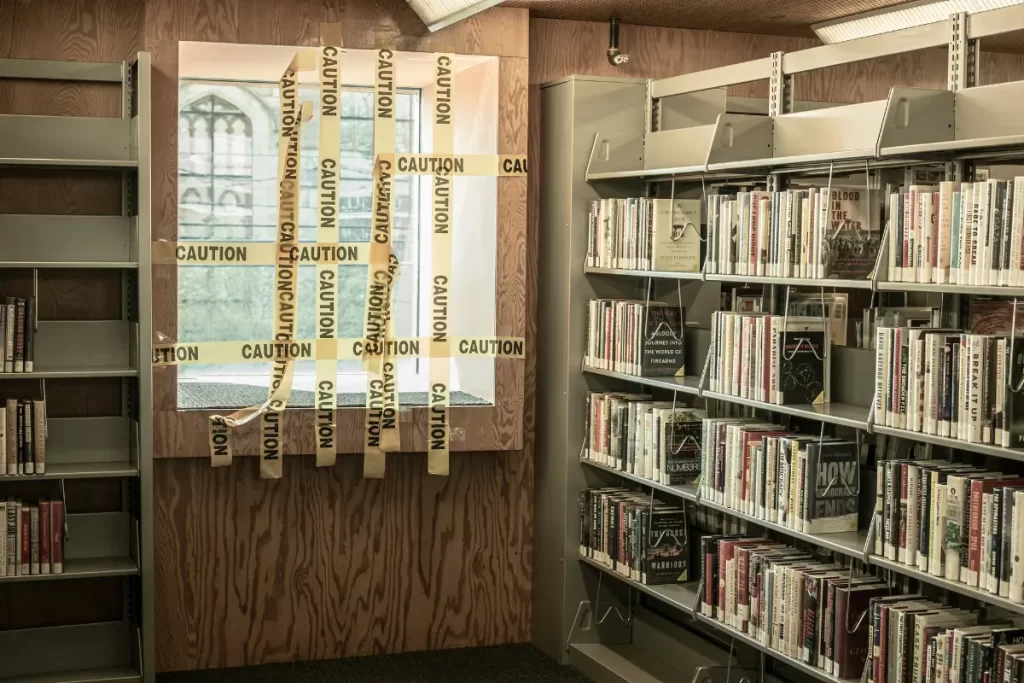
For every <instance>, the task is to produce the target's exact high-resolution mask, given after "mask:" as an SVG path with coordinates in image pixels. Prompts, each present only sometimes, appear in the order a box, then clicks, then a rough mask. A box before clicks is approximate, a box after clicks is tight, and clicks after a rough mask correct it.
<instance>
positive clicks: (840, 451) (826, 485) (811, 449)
mask: <svg viewBox="0 0 1024 683" xmlns="http://www.w3.org/2000/svg"><path fill="white" fill-rule="evenodd" d="M806 467H807V474H808V477H807V481H808V482H813V485H811V486H808V489H807V490H808V493H809V494H810V495H809V496H808V498H807V504H806V505H807V510H808V511H809V515H808V517H807V525H806V528H805V529H804V531H805V532H806V533H809V534H823V533H836V532H840V531H856V530H857V500H858V497H859V495H860V464H859V461H858V458H857V444H856V442H853V441H828V442H824V443H818V442H812V443H809V444H807V464H806Z"/></svg>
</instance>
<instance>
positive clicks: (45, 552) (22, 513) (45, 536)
mask: <svg viewBox="0 0 1024 683" xmlns="http://www.w3.org/2000/svg"><path fill="white" fill-rule="evenodd" d="M0 520H4V522H5V524H6V527H5V528H6V533H5V534H4V535H3V537H2V538H0V576H30V575H35V574H62V573H63V572H64V503H63V502H62V501H59V500H41V501H39V502H38V503H27V502H23V501H20V500H16V499H14V498H8V499H7V500H6V501H4V500H0Z"/></svg>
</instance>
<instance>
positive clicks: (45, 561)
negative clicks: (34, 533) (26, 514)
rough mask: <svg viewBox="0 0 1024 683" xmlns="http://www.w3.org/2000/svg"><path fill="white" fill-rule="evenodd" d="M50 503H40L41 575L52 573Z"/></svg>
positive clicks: (46, 501) (44, 501)
mask: <svg viewBox="0 0 1024 683" xmlns="http://www.w3.org/2000/svg"><path fill="white" fill-rule="evenodd" d="M50 529H51V527H50V501H48V500H41V501H39V573H40V574H49V573H50V544H51V541H52V536H53V534H52V533H51V531H50Z"/></svg>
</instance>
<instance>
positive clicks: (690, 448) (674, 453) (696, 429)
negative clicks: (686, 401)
mask: <svg viewBox="0 0 1024 683" xmlns="http://www.w3.org/2000/svg"><path fill="white" fill-rule="evenodd" d="M706 416H707V414H706V413H705V412H704V411H703V410H689V409H685V410H683V409H678V408H677V409H676V410H675V412H674V413H672V412H671V411H669V415H668V416H667V419H665V420H663V421H662V423H661V427H662V434H661V440H660V443H662V444H663V445H664V448H665V470H664V473H663V482H662V483H666V484H669V485H676V484H686V483H689V482H691V481H693V480H695V479H696V478H697V477H698V476H700V457H701V441H700V439H701V428H702V426H703V422H702V420H703V419H704V418H705V417H706Z"/></svg>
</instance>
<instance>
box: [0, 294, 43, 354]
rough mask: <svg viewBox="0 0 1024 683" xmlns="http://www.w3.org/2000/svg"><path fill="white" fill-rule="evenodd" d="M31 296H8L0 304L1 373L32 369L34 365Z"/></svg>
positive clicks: (33, 304)
mask: <svg viewBox="0 0 1024 683" xmlns="http://www.w3.org/2000/svg"><path fill="white" fill-rule="evenodd" d="M35 319H36V300H35V297H32V296H28V297H24V298H19V297H13V296H9V297H6V298H5V299H4V303H3V305H2V306H0V340H2V342H0V361H2V362H3V371H4V372H32V370H33V368H34V365H35Z"/></svg>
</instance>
